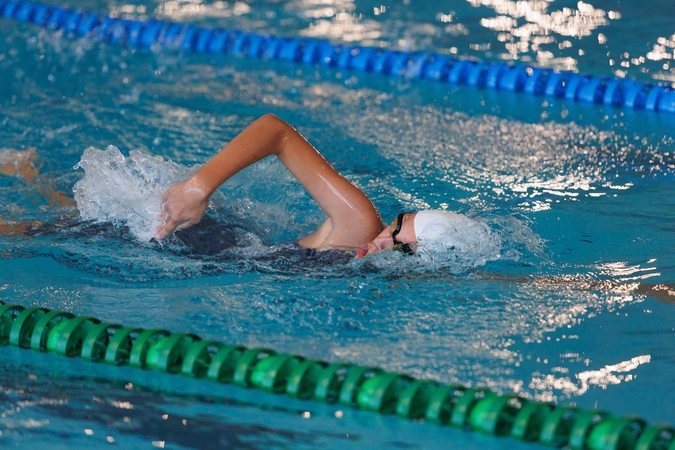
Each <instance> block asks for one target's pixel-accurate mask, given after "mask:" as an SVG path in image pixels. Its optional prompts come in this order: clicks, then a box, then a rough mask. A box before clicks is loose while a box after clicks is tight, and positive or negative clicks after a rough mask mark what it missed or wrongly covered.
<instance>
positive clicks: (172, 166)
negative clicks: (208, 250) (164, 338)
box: [0, 1, 675, 449]
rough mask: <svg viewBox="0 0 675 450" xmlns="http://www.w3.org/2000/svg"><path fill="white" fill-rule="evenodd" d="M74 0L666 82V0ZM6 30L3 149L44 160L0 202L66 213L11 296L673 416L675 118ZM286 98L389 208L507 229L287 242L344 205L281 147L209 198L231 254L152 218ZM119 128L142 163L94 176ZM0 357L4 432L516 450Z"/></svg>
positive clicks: (315, 136)
mask: <svg viewBox="0 0 675 450" xmlns="http://www.w3.org/2000/svg"><path fill="white" fill-rule="evenodd" d="M404 3H405V2H404ZM78 5H79V3H78ZM82 5H84V6H86V7H88V8H90V9H91V10H113V11H115V12H116V13H118V14H121V15H124V14H131V15H134V16H143V15H145V16H150V17H163V18H168V19H171V20H177V21H186V22H192V23H197V24H202V25H214V26H220V27H225V28H239V29H245V30H258V31H266V32H271V33H277V34H283V35H304V36H316V37H321V38H331V39H334V40H336V41H340V40H344V41H352V40H356V41H361V42H364V43H366V44H370V45H380V46H388V47H392V48H405V49H426V50H429V49H431V50H434V51H438V52H443V53H450V54H453V53H456V54H458V55H460V56H473V57H479V58H481V59H486V60H499V59H515V60H517V61H520V62H527V63H534V64H541V65H547V66H554V67H557V68H567V69H572V70H574V69H576V70H579V71H581V72H584V73H594V74H598V75H609V74H613V75H615V76H624V75H627V76H631V77H634V78H637V79H640V80H642V81H650V82H654V81H658V80H670V81H672V77H673V71H672V69H671V68H670V63H671V62H672V59H673V48H675V44H673V38H672V37H671V34H672V32H673V31H675V30H673V29H672V27H670V28H668V27H669V26H670V25H669V24H671V23H672V12H667V11H666V6H667V2H660V3H659V2H656V3H652V4H650V7H649V8H648V9H649V10H650V14H651V16H650V17H649V20H650V22H649V23H650V26H649V29H647V30H646V29H644V25H643V22H642V21H643V20H646V19H643V15H644V14H645V11H643V9H644V8H642V9H633V7H632V6H630V5H624V4H622V3H621V4H617V3H611V2H597V4H595V3H594V4H593V5H589V4H585V3H578V4H577V3H573V2H562V1H553V2H518V3H517V4H516V3H515V2H507V1H503V2H496V1H495V2H488V1H483V2H478V1H476V2H473V1H472V2H466V3H459V2H457V3H455V2H453V4H448V5H444V4H438V2H433V3H432V2H429V3H420V4H419V5H417V4H415V5H412V4H410V5H401V4H392V5H386V4H382V5H381V4H379V3H372V2H357V3H354V2H349V1H341V2H320V4H319V2H302V1H295V2H282V3H274V4H266V3H263V2H252V3H243V2H238V3H232V2H205V3H201V2H197V1H191V2H181V1H179V2H152V3H151V2H148V3H147V4H144V5H141V4H140V3H138V2H137V3H134V4H126V3H121V2H113V1H108V2H106V1H87V2H82ZM518 5H519V6H518ZM537 8H539V9H537ZM542 8H543V10H542ZM661 10H663V13H660V12H659V11H661ZM666 19H668V20H670V22H668V21H666ZM635 30H640V33H637V32H635ZM0 35H1V36H2V37H3V40H2V42H1V43H0V79H2V80H4V81H3V82H2V83H0V102H2V103H1V107H0V108H1V109H0V124H1V125H0V133H1V136H2V141H1V142H0V147H2V148H3V149H2V150H0V165H4V164H6V163H13V162H16V161H19V160H20V158H21V157H22V156H23V157H32V158H34V159H35V162H34V165H35V166H36V167H37V168H38V169H39V173H38V174H35V173H24V174H23V175H10V174H4V175H0V198H1V199H2V201H1V202H0V217H1V218H2V220H3V224H17V223H22V222H23V223H25V222H32V221H40V222H41V223H43V224H47V225H45V226H44V228H42V229H41V231H40V232H37V233H35V232H33V233H29V234H28V235H23V234H18V235H17V234H14V235H2V236H0V255H2V258H0V299H2V300H3V301H5V302H7V303H17V304H22V305H24V306H33V305H40V306H44V307H47V308H50V309H64V310H69V311H72V312H73V313H75V314H86V315H91V316H94V317H97V318H100V319H102V320H106V321H111V322H118V323H123V324H126V325H138V326H143V327H145V328H150V327H162V328H166V329H169V330H173V331H189V332H192V333H195V334H198V335H200V336H201V337H203V338H212V339H218V340H221V341H224V342H230V343H239V344H243V345H246V346H268V347H272V348H274V349H276V350H278V351H281V352H293V353H298V354H301V355H303V356H306V357H311V358H319V359H325V360H328V361H339V360H340V361H342V360H344V361H350V362H354V363H357V364H361V365H373V366H379V367H382V368H384V369H386V370H388V371H400V372H405V373H408V374H411V375H413V376H416V377H421V378H426V379H432V380H438V381H441V382H444V383H449V382H460V383H463V384H481V385H488V386H490V387H491V388H494V389H496V390H500V391H516V392H519V393H520V394H521V395H524V396H526V397H530V398H536V399H540V400H546V401H553V402H558V403H570V402H571V403H576V404H578V405H580V406H582V407H584V408H592V407H599V408H604V409H608V410H610V411H613V412H615V413H617V414H628V413H631V414H637V415H640V416H643V417H644V418H646V419H647V420H649V421H650V422H668V423H671V424H672V423H675V405H674V403H673V402H672V401H671V396H670V393H671V392H672V391H673V388H675V385H674V383H673V378H672V373H673V372H674V371H675V351H674V350H673V346H672V345H670V343H671V342H672V339H673V337H674V334H675V327H674V325H673V324H675V312H674V310H673V305H672V304H668V303H664V302H660V301H657V300H656V299H654V298H652V297H648V296H644V295H642V294H640V293H638V292H637V291H636V286H637V283H638V282H644V283H650V284H659V283H674V282H675V257H674V256H673V252H672V249H673V247H674V244H675V239H674V238H673V231H674V227H673V225H672V223H673V219H675V200H674V199H675V196H674V195H673V194H675V189H674V183H673V177H674V175H675V161H674V158H673V152H674V151H675V142H674V141H673V137H672V136H673V130H674V129H675V116H671V115H663V114H661V115H659V114H650V113H645V112H640V111H624V110H621V109H613V108H607V107H601V106H597V105H586V104H581V105H579V104H571V103H566V102H564V101H561V100H558V99H550V98H548V99H547V98H543V97H529V96H525V95H520V94H509V93H502V92H491V91H490V92H489V91H482V90H475V89H470V88H466V87H461V86H460V87H457V86H449V85H444V84H436V83H430V82H425V81H411V80H406V79H389V78H382V77H378V76H374V75H365V74H360V73H352V72H349V71H339V70H335V69H331V68H314V67H305V66H297V65H293V64H286V63H280V62H273V61H263V62H261V61H251V60H245V59H237V58H231V57H227V56H216V55H200V56H197V55H189V54H181V53H177V52H171V51H154V52H151V51H134V50H131V49H127V48H123V47H118V46H110V45H106V44H101V43H98V42H96V41H94V40H91V39H73V38H68V37H65V36H63V35H61V34H60V33H53V32H46V31H43V30H39V29H37V28H34V27H31V26H28V25H20V24H17V23H14V22H8V21H1V22H0ZM624 54H628V56H625V57H624V56H623V55H624ZM650 55H651V56H650ZM633 59H635V62H633ZM617 71H618V72H617ZM669 77H670V78H669ZM268 112H272V113H275V114H277V115H278V116H279V117H281V118H283V119H285V120H286V121H288V122H289V123H291V124H293V125H294V126H296V127H297V128H298V130H299V131H300V132H301V133H302V134H303V135H304V136H306V137H307V138H308V140H309V141H310V142H312V143H313V144H314V145H315V146H316V147H317V148H318V149H319V150H320V151H321V152H322V153H323V154H324V155H325V156H326V158H327V159H328V160H329V161H331V163H332V164H333V165H334V166H335V167H336V168H337V169H338V170H339V171H340V172H341V173H343V174H344V175H345V176H346V177H347V178H348V179H349V180H350V181H352V182H353V183H354V184H356V185H357V186H359V187H360V188H361V189H363V190H364V191H365V192H366V193H367V194H368V195H369V196H370V197H371V198H372V199H373V201H374V202H375V204H376V205H377V206H378V208H379V209H380V211H381V212H382V214H383V216H384V218H385V220H389V219H390V218H392V217H394V216H395V215H396V214H397V213H398V212H399V211H402V210H416V209H422V208H446V209H450V210H453V211H457V212H460V213H463V214H466V215H468V216H469V217H471V218H473V219H474V220H476V221H478V222H480V223H483V224H486V225H487V226H488V227H489V230H490V232H491V234H490V238H489V239H484V240H479V241H477V242H476V245H475V249H476V251H475V252H472V253H469V254H459V253H454V254H453V253H446V254H443V255H440V256H439V255H427V254H423V255H420V256H417V257H412V258H408V257H403V256H401V255H398V254H394V253H384V254H381V255H379V256H376V257H371V258H367V259H366V260H365V261H353V260H351V258H350V255H342V256H339V255H338V256H336V257H335V258H332V259H331V258H326V257H322V256H321V255H317V254H307V253H306V252H304V251H301V249H298V248H297V247H294V246H293V245H292V243H293V242H294V241H295V240H296V239H298V238H299V237H301V236H303V235H304V234H306V233H309V232H311V231H313V229H315V227H316V226H318V225H319V224H320V223H321V222H322V220H323V219H324V216H323V214H322V212H321V211H320V209H319V208H318V207H317V206H316V204H315V203H313V201H312V200H311V198H310V197H309V195H308V194H307V193H306V192H305V191H304V190H303V189H302V187H301V186H299V185H298V184H297V183H296V182H295V181H294V180H293V179H292V177H291V176H290V175H289V174H288V173H287V171H286V170H285V168H284V167H283V166H282V165H281V164H280V163H279V162H278V161H275V160H272V159H270V160H267V161H264V162H262V163H260V164H258V165H256V166H254V167H252V168H250V169H247V170H246V171H244V172H243V173H241V174H239V175H237V176H236V177H235V178H233V179H232V180H230V181H229V182H228V183H227V184H226V185H225V186H224V187H223V188H222V189H221V190H220V191H219V193H218V195H217V197H215V198H214V200H213V206H214V209H213V211H212V212H211V215H212V217H214V218H216V219H217V220H219V221H221V222H224V223H226V224H228V225H229V226H231V228H232V229H233V230H235V232H236V239H237V241H236V242H237V245H236V246H234V247H233V248H230V249H227V250H226V251H224V252H222V253H220V254H217V255H211V256H207V255H195V254H191V253H190V252H187V251H186V250H185V248H184V247H182V246H181V245H180V243H179V242H176V241H172V242H168V243H164V244H161V245H160V244H158V243H156V242H147V239H138V238H139V237H140V238H147V237H148V236H147V235H142V234H143V229H144V228H143V227H145V226H151V224H150V225H148V224H147V223H144V222H143V221H142V220H140V219H139V217H141V218H142V216H143V215H145V216H146V217H153V214H154V213H153V211H152V208H150V209H144V208H145V207H146V206H148V205H152V199H153V198H156V197H157V196H158V195H159V193H161V190H162V189H163V186H164V184H162V183H165V184H166V183H169V184H170V181H171V180H173V179H179V178H181V177H182V176H187V174H189V173H190V172H191V171H193V170H195V167H194V166H195V164H203V163H204V162H205V161H206V160H207V159H208V158H209V157H210V156H212V155H213V154H214V152H215V151H217V150H218V149H219V148H220V147H221V146H222V145H223V144H224V143H226V142H228V141H229V140H230V139H232V137H234V136H235V135H236V134H237V133H238V132H240V131H241V130H242V129H243V128H244V127H245V126H246V125H248V124H249V123H250V122H251V121H252V120H254V119H255V118H256V117H258V116H260V115H262V114H265V113H268ZM109 145H114V146H116V147H117V148H118V149H119V151H120V153H119V154H118V153H114V151H113V150H110V151H111V152H113V153H108V154H107V155H108V156H107V158H112V159H115V158H117V159H118V160H119V161H122V159H119V158H125V159H124V160H123V162H122V163H121V164H122V165H125V164H126V165H127V166H126V167H130V168H131V169H129V170H131V171H132V172H133V173H134V174H138V171H139V170H140V171H146V172H145V173H146V175H148V180H150V181H148V182H147V183H146V182H144V183H141V184H128V183H130V181H129V179H128V178H124V177H122V176H121V175H120V173H119V172H115V171H113V172H100V173H99V172H96V170H94V169H95V168H96V167H98V168H101V167H105V165H101V164H102V163H103V162H104V160H105V158H106V157H104V156H102V155H103V153H98V152H97V151H96V150H93V149H102V150H104V149H106V148H107V146H109ZM29 147H33V148H35V150H34V151H33V150H30V149H29ZM90 147H92V148H93V149H92V150H90V152H91V153H89V154H87V155H89V156H86V155H85V157H84V158H83V155H84V153H85V150H86V149H87V148H90ZM33 152H34V153H33ZM130 153H131V155H130ZM159 158H161V160H160V159H159ZM81 161H82V162H81ZM78 163H80V168H75V166H76V165H78ZM93 168H94V169H93ZM84 169H87V177H90V178H87V181H86V183H84V184H80V185H79V186H80V187H81V189H80V191H79V192H80V194H82V195H84V196H85V200H86V201H88V202H89V203H87V204H88V205H90V206H91V205H92V204H93V203H92V202H93V201H94V200H96V201H98V202H103V203H106V202H107V203H106V204H110V203H111V202H116V203H115V204H117V205H123V209H124V210H129V214H128V216H127V217H128V220H129V221H128V223H127V225H128V226H129V227H130V228H131V229H132V231H131V232H127V231H125V230H123V229H121V227H122V225H121V224H120V223H118V221H117V219H118V218H119V217H118V216H119V215H120V214H122V213H119V214H118V216H115V218H113V221H115V222H116V223H115V226H112V225H110V223H108V224H99V225H95V224H94V225H92V224H90V223H80V222H81V219H82V216H81V215H80V214H79V211H78V210H77V208H76V207H75V206H74V205H73V202H72V201H69V200H68V198H72V196H73V188H74V186H75V184H76V183H77V182H78V181H80V180H82V179H83V177H84V174H85V172H84ZM153 177H154V178H153ZM152 180H155V181H157V183H153V182H151V181H152ZM58 191H63V192H64V193H63V194H60V193H58ZM106 193H107V194H106ZM110 193H113V194H114V195H112V196H111V195H110ZM153 196H154V197H153ZM85 203H86V202H85ZM91 211H93V210H90V211H89V213H91V214H94V213H92V212H91ZM118 212H119V211H118ZM89 213H86V214H89ZM83 215H85V213H84V211H83ZM122 215H123V214H122ZM85 217H87V218H89V217H92V216H86V215H85ZM134 227H139V228H134ZM146 228H147V227H146ZM139 230H140V231H139ZM662 300H663V299H662ZM2 352H3V357H2V362H1V363H0V368H1V370H0V386H2V390H0V396H1V397H2V399H3V401H2V402H0V408H2V417H1V418H0V431H1V432H2V434H1V435H0V442H2V444H3V445H6V446H8V447H12V446H13V447H17V448H44V446H45V445H47V444H48V445H50V446H51V447H53V448H88V447H91V446H92V445H94V446H103V445H107V444H119V445H121V446H123V447H124V448H148V446H149V445H155V447H161V446H164V448H193V447H197V448H222V447H223V446H231V447H234V448H323V447H325V448H337V447H347V448H351V447H350V446H353V447H361V448H375V447H378V446H379V447H382V448H391V447H393V446H399V447H403V448H438V447H439V446H440V445H443V444H442V443H447V442H448V440H452V442H453V443H457V445H458V446H459V445H462V446H464V447H466V448H486V447H489V448H509V449H510V448H516V445H517V444H516V443H515V442H512V441H510V440H506V441H503V440H495V439H491V438H489V437H484V436H479V435H475V434H472V433H463V432H461V431H456V430H452V429H445V428H443V429H441V428H438V427H434V426H431V425H429V424H424V423H417V422H406V421H402V420H399V419H396V418H394V417H380V416H377V415H375V414H369V413H364V412H359V411H351V410H343V409H342V407H338V406H334V405H321V404H316V403H313V402H300V401H289V400H288V399H285V398H283V397H282V398H279V397H275V396H271V395H265V394H261V393H259V392H252V391H242V390H240V389H236V388H232V387H229V386H216V385H213V384H210V383H208V382H202V381H198V380H187V379H184V378H182V377H179V376H168V375H166V376H165V375H159V374H156V373H147V372H138V371H135V370H131V369H127V368H111V367H107V366H101V365H95V364H89V363H86V362H84V361H82V360H79V359H73V360H67V359H64V358H59V357H55V356H50V355H39V354H34V353H32V352H29V351H23V350H17V349H13V348H3V349H2Z"/></svg>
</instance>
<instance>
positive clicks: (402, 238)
mask: <svg viewBox="0 0 675 450" xmlns="http://www.w3.org/2000/svg"><path fill="white" fill-rule="evenodd" d="M415 214H417V213H412V214H404V215H403V218H402V221H401V228H400V230H399V232H398V233H396V241H397V242H400V243H401V244H410V245H413V244H414V243H415ZM397 219H398V218H396V219H394V220H393V221H392V223H391V225H389V226H388V227H387V228H385V229H384V230H382V232H381V233H380V234H379V235H378V236H377V237H376V238H375V239H373V240H372V241H371V242H368V244H366V245H364V246H363V247H361V248H360V249H359V252H358V253H357V254H356V257H357V258H363V257H364V256H366V255H370V254H373V253H379V252H381V251H382V250H387V249H391V248H394V239H392V233H395V231H396V228H397V225H398V220H397Z"/></svg>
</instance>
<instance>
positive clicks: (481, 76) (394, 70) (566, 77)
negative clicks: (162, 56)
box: [0, 0, 675, 114]
mask: <svg viewBox="0 0 675 450" xmlns="http://www.w3.org/2000/svg"><path fill="white" fill-rule="evenodd" d="M0 16H1V17H4V18H8V19H10V18H13V19H16V20H18V21H21V22H30V23H34V24H35V25H39V26H42V27H46V28H48V29H51V30H64V31H65V32H66V33H68V34H73V35H79V36H86V35H90V36H92V37H94V38H97V39H101V40H103V41H107V42H111V43H116V44H122V45H128V46H131V47H145V48H151V47H153V48H154V47H160V48H161V47H166V48H173V49H180V50H184V51H194V52H197V53H230V54H233V55H238V56H246V57H250V58H261V59H278V60H283V61H292V62H297V63H303V64H319V65H321V66H332V67H339V68H341V69H350V70H356V71H361V72H371V73H377V74H382V75H390V76H402V75H403V76H406V77H409V78H423V79H428V80H434V81H439V82H445V83H450V84H463V85H467V86H472V87H477V88H486V89H498V90H504V91H510V92H522V93H525V94H530V95H544V96H549V97H557V98H564V99H565V100H568V101H579V102H587V103H598V104H604V105H608V106H619V107H624V108H629V109H645V110H648V111H654V112H665V113H671V114H675V89H673V88H672V87H670V86H664V85H653V84H647V83H640V82H637V81H634V80H630V79H622V78H608V77H593V76H587V75H580V74H577V73H573V72H568V71H563V72H560V71H556V70H553V69H546V68H538V67H528V66H519V65H511V64H505V63H499V62H497V63H492V62H480V61H471V60H466V59H459V58H456V57H452V56H447V55H439V54H434V53H421V52H403V51H393V50H387V49H380V48H373V47H364V46H359V45H343V44H331V43H329V42H328V41H325V40H319V39H304V38H302V39H297V38H281V37H277V36H268V35H261V34H256V33H248V32H242V31H229V30H223V29H213V28H201V27H195V26H192V25H183V24H178V23H172V22H169V21H157V20H152V19H149V20H134V19H121V18H116V17H110V16H109V15H106V14H98V13H92V12H86V11H72V10H68V9H65V8H61V7H60V6H48V5H42V4H39V3H32V2H16V1H2V0H0Z"/></svg>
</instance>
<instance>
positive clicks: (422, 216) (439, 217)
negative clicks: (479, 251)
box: [414, 209, 473, 242]
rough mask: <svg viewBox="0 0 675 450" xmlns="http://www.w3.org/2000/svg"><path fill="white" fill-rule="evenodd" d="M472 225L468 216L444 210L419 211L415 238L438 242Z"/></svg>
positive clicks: (416, 217)
mask: <svg viewBox="0 0 675 450" xmlns="http://www.w3.org/2000/svg"><path fill="white" fill-rule="evenodd" d="M472 223H473V221H472V220H471V219H469V218H468V217H466V216H463V215H461V214H456V213H454V212H450V211H444V210H442V209H430V210H424V211H419V212H418V213H417V214H416V215H415V224H414V225H415V237H416V239H417V241H426V242H432V241H437V240H439V239H441V238H444V237H445V238H447V237H448V235H449V234H451V233H457V232H458V231H459V229H460V228H462V227H466V226H471V224H472Z"/></svg>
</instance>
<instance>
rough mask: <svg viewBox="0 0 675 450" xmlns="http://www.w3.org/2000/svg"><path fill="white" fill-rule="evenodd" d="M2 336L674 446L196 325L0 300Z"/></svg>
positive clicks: (242, 380) (313, 394)
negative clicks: (202, 333) (154, 324)
mask: <svg viewBox="0 0 675 450" xmlns="http://www.w3.org/2000/svg"><path fill="white" fill-rule="evenodd" d="M6 345H12V346H14V347H19V348H24V349H28V348H30V349H32V350H36V351H38V352H43V353H44V352H47V353H54V354H57V355H62V356H68V357H74V356H80V357H82V358H83V359H85V360H87V361H91V362H105V363H108V364H112V365H130V366H132V367H136V368H139V369H154V370H157V371H160V372H164V373H180V374H182V375H183V376H185V377H191V378H206V379H208V380H210V381H212V382H215V383H233V384H236V385H237V386H241V387H246V388H258V389H261V390H263V391H265V392H271V393H275V394H283V393H285V394H286V395H288V396H290V397H293V398H298V399H307V400H309V399H312V400H316V401H322V402H327V403H340V404H342V405H344V406H349V407H353V408H358V409H362V410H367V411H374V412H379V413H382V414H396V415H397V416H399V417H403V418H407V419H424V420H426V421H428V422H432V423H435V424H438V425H451V426H454V427H457V428H460V429H465V430H471V429H473V430H477V431H480V432H483V433H486V434H490V435H493V436H510V437H512V438H515V439H518V440H521V441H526V442H539V443H541V444H545V445H551V446H556V447H562V446H566V447H567V448H570V449H572V450H583V449H590V450H675V428H673V427H671V426H668V425H648V424H647V423H646V422H645V421H644V420H643V419H641V418H639V417H635V416H624V417H618V416H615V415H613V414H611V413H609V412H607V411H601V410H591V411H585V410H582V409H580V408H576V407H574V406H556V405H553V404H550V403H543V402H537V401H532V400H528V399H526V398H523V397H520V396H518V395H517V394H512V393H509V394H502V395H500V394H497V393H495V392H493V391H491V390H490V389H487V388H485V387H473V388H467V387H465V386H461V385H457V384H452V385H443V384H438V383H435V382H432V381H426V380H416V379H414V378H412V377H410V376H408V375H405V374H400V373H388V372H385V371H383V370H382V369H379V368H377V367H361V366H357V365H354V364H350V363H333V364H329V363H327V362H325V361H315V360H308V359H305V358H303V357H302V356H299V355H291V354H279V353H276V352H275V351H274V350H271V349H268V348H254V349H247V348H246V347H242V346H240V345H225V344H222V343H220V342H217V341H214V340H202V339H201V338H200V337H199V336H196V335H194V334H192V333H171V332H169V331H167V330H163V329H150V330H144V329H142V328H138V327H122V326H121V325H117V324H113V323H105V322H101V321H100V320H98V319H96V318H93V317H84V316H83V317H78V316H75V315H73V314H72V313H69V312H66V311H50V310H48V309H46V308H40V307H34V308H24V307H23V306H20V305H6V304H4V303H3V302H1V301H0V346H6Z"/></svg>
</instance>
